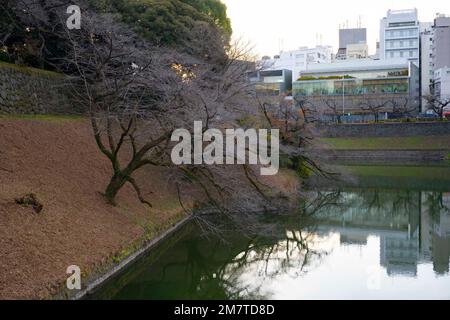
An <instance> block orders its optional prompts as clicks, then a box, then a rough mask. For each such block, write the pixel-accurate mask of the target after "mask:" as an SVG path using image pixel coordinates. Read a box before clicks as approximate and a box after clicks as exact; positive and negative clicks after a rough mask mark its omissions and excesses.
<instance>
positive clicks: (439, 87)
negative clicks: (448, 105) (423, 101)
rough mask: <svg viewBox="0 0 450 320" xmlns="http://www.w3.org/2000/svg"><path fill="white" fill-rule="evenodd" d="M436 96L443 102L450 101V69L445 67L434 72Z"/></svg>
mask: <svg viewBox="0 0 450 320" xmlns="http://www.w3.org/2000/svg"><path fill="white" fill-rule="evenodd" d="M434 95H435V96H436V97H438V98H439V99H441V100H448V99H450V68H449V67H444V68H439V69H437V70H435V71H434Z"/></svg>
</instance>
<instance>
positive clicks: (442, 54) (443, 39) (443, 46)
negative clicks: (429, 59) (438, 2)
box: [433, 15, 450, 70]
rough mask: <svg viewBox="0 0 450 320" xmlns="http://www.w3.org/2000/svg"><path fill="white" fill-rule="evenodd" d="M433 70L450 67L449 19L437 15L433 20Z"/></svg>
mask: <svg viewBox="0 0 450 320" xmlns="http://www.w3.org/2000/svg"><path fill="white" fill-rule="evenodd" d="M433 28H434V41H433V67H434V70H437V69H440V68H445V67H450V17H447V16H445V15H438V16H437V17H436V19H435V20H434V26H433Z"/></svg>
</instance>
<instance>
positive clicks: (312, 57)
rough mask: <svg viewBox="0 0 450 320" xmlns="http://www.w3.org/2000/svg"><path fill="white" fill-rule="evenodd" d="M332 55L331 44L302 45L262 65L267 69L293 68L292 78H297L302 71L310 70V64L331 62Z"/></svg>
mask: <svg viewBox="0 0 450 320" xmlns="http://www.w3.org/2000/svg"><path fill="white" fill-rule="evenodd" d="M332 55H333V50H332V47H331V46H317V47H315V48H308V47H300V48H299V49H297V50H292V51H282V52H280V54H279V55H277V56H275V57H274V59H271V60H267V59H266V60H265V61H264V64H263V65H262V67H263V69H265V70H280V69H287V70H291V71H292V79H293V80H296V79H297V78H298V77H299V76H300V72H301V71H305V70H308V66H309V65H314V64H319V63H329V62H331V60H332Z"/></svg>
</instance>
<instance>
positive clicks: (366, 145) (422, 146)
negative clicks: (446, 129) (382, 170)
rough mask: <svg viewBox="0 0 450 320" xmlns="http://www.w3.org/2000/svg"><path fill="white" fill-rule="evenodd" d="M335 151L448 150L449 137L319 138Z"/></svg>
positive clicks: (449, 148)
mask: <svg viewBox="0 0 450 320" xmlns="http://www.w3.org/2000/svg"><path fill="white" fill-rule="evenodd" d="M320 141H321V142H323V143H324V144H325V145H326V147H328V148H332V149H336V150H344V149H345V150H433V149H434V150H436V149H448V150H450V135H444V136H413V137H382V138H376V137H370V138H368V137H365V138H321V139H320Z"/></svg>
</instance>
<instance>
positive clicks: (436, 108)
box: [425, 95, 450, 119]
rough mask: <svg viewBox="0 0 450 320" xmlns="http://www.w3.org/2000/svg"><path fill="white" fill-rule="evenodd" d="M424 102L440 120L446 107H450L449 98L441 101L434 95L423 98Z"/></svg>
mask: <svg viewBox="0 0 450 320" xmlns="http://www.w3.org/2000/svg"><path fill="white" fill-rule="evenodd" d="M425 100H426V101H427V103H428V107H429V108H430V109H431V110H433V112H434V113H435V114H436V115H437V116H438V117H439V118H440V119H442V117H443V114H444V109H445V108H446V107H447V106H450V98H449V99H441V98H439V97H436V96H434V95H428V96H425Z"/></svg>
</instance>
